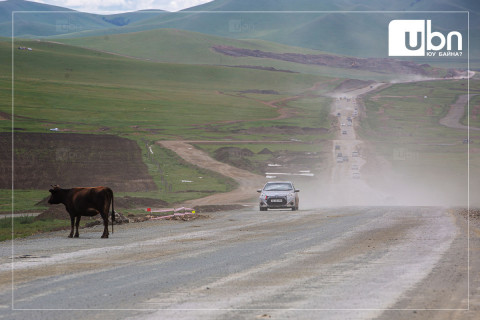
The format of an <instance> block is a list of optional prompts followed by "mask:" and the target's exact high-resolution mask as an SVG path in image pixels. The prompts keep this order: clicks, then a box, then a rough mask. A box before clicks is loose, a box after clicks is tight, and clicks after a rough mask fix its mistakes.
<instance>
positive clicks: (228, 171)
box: [157, 141, 264, 206]
mask: <svg viewBox="0 0 480 320" xmlns="http://www.w3.org/2000/svg"><path fill="white" fill-rule="evenodd" d="M157 143H158V144H159V145H161V146H162V147H164V148H167V149H170V150H172V151H174V152H176V153H177V154H178V155H179V156H180V157H182V158H183V159H184V160H185V161H187V162H190V163H192V164H194V165H196V166H198V167H200V168H204V169H208V170H212V171H215V172H218V173H220V174H222V175H224V176H226V177H229V178H232V179H234V180H235V181H236V182H237V183H238V188H237V189H235V190H233V191H231V192H226V193H220V194H214V195H212V196H209V197H205V198H202V199H197V200H192V201H188V202H186V203H185V205H186V206H200V205H218V204H245V203H252V200H253V198H254V197H253V196H254V195H252V190H256V189H258V188H261V187H262V183H263V181H264V178H263V177H262V176H259V175H256V174H253V173H251V172H248V171H246V170H242V169H238V168H235V167H232V166H230V165H228V164H226V163H223V162H220V161H216V160H214V159H212V158H211V157H210V156H209V155H208V154H207V153H205V152H203V151H201V150H199V149H196V148H194V147H193V146H192V145H191V144H188V143H187V142H183V141H159V142H157Z"/></svg>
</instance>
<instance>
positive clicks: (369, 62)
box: [212, 45, 438, 76]
mask: <svg viewBox="0 0 480 320" xmlns="http://www.w3.org/2000/svg"><path fill="white" fill-rule="evenodd" d="M212 49H213V50H214V51H216V52H218V53H222V54H224V55H227V56H231V57H255V58H266V59H274V60H281V61H288V62H295V63H301V64H307V65H319V66H328V67H333V68H344V69H357V70H368V71H373V72H378V73H394V74H413V75H422V76H436V75H437V74H438V72H437V71H438V69H435V68H432V67H431V66H429V65H428V64H422V65H419V64H417V63H414V62H411V61H403V60H395V59H385V58H367V59H363V58H354V57H342V56H334V55H330V54H300V53H274V52H267V51H261V50H251V49H242V48H236V47H231V46H221V45H216V46H213V47H212Z"/></svg>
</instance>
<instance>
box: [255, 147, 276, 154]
mask: <svg viewBox="0 0 480 320" xmlns="http://www.w3.org/2000/svg"><path fill="white" fill-rule="evenodd" d="M272 153H273V152H272V151H270V150H269V149H268V148H263V149H262V150H261V151H260V152H259V153H258V154H272Z"/></svg>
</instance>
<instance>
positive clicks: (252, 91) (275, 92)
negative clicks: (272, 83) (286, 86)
mask: <svg viewBox="0 0 480 320" xmlns="http://www.w3.org/2000/svg"><path fill="white" fill-rule="evenodd" d="M239 92H240V93H256V94H280V92H278V91H275V90H257V89H251V90H244V91H239Z"/></svg>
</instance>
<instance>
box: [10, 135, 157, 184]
mask: <svg viewBox="0 0 480 320" xmlns="http://www.w3.org/2000/svg"><path fill="white" fill-rule="evenodd" d="M0 145H1V146H2V147H4V148H5V149H4V152H1V153H0V168H1V169H0V188H2V189H9V188H10V187H11V172H12V171H11V170H12V157H11V148H12V147H11V146H12V144H11V134H10V133H0ZM14 160H15V177H14V181H15V187H16V188H18V189H45V190H48V189H49V188H50V185H51V184H58V185H60V186H61V187H64V188H71V187H90V186H101V185H104V186H108V187H110V188H112V190H113V191H114V192H118V191H121V192H138V191H151V190H157V187H156V185H155V183H154V182H153V180H152V178H151V177H150V175H149V174H148V169H147V166H146V165H145V163H143V160H142V153H141V149H140V147H139V146H138V144H137V142H135V141H133V140H129V139H125V138H120V137H116V136H113V135H93V134H72V133H58V132H56V133H16V134H15V159H14Z"/></svg>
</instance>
